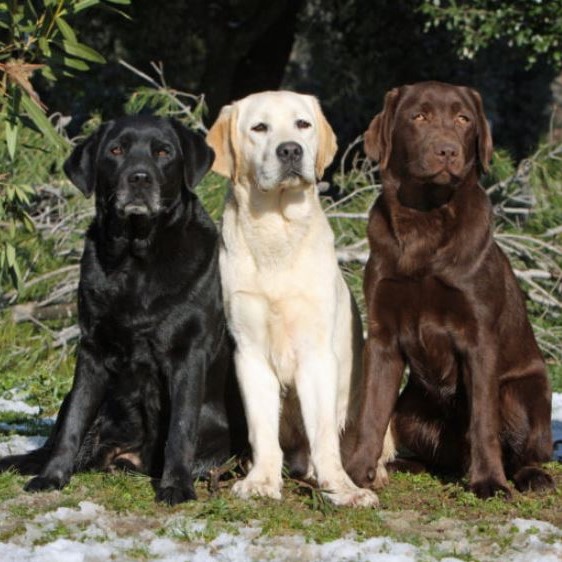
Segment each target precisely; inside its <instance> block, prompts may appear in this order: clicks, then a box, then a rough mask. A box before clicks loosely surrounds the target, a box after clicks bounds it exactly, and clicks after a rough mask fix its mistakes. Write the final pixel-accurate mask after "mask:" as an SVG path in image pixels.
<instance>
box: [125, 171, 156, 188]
mask: <svg viewBox="0 0 562 562" xmlns="http://www.w3.org/2000/svg"><path fill="white" fill-rule="evenodd" d="M127 179H128V180H129V185H136V186H143V185H150V184H151V183H152V178H151V177H150V174H148V173H147V172H143V171H142V170H138V171H136V172H132V173H131V174H129V177H128V178H127Z"/></svg>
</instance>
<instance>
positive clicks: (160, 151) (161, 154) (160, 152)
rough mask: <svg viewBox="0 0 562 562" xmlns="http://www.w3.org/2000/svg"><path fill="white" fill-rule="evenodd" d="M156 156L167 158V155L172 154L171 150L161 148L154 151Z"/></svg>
mask: <svg viewBox="0 0 562 562" xmlns="http://www.w3.org/2000/svg"><path fill="white" fill-rule="evenodd" d="M154 156H156V158H166V156H170V151H169V150H167V149H165V148H159V149H158V150H155V151H154Z"/></svg>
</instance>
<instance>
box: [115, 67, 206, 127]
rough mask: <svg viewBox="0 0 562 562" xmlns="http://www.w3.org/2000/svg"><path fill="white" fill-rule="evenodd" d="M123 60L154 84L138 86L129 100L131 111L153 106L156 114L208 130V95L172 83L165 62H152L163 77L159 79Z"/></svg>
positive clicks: (132, 70) (139, 111) (127, 108)
mask: <svg viewBox="0 0 562 562" xmlns="http://www.w3.org/2000/svg"><path fill="white" fill-rule="evenodd" d="M121 64H122V65H123V66H125V67H126V68H128V69H129V70H130V71H131V72H133V73H135V74H137V75H138V76H140V77H141V78H143V79H144V80H145V81H146V82H148V83H149V84H150V85H149V86H141V87H139V88H137V89H136V90H135V91H134V92H133V93H132V94H131V96H130V97H129V99H128V100H127V102H126V103H125V111H126V112H127V113H129V114H135V113H141V112H142V111H144V110H146V109H149V110H150V111H151V112H152V113H154V114H155V115H160V116H163V117H175V118H176V119H178V120H180V121H181V122H182V123H183V124H184V125H185V126H186V127H189V128H191V129H196V130H200V131H206V128H205V125H204V124H203V116H204V114H205V113H206V111H207V107H206V105H205V96H204V95H200V96H195V95H193V94H189V93H187V92H180V91H179V90H176V89H174V88H171V87H170V86H168V84H167V83H166V79H165V77H164V69H163V67H162V65H157V64H155V63H152V68H153V69H154V70H155V72H156V74H157V76H158V80H159V81H156V80H154V79H153V78H151V77H150V76H148V75H147V74H145V73H144V72H141V71H139V70H138V69H136V68H135V67H133V66H131V65H129V64H127V63H125V62H122V63H121Z"/></svg>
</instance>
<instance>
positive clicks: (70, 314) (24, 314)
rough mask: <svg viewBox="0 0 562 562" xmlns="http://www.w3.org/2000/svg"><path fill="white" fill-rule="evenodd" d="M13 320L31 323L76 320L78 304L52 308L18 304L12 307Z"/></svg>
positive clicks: (17, 322)
mask: <svg viewBox="0 0 562 562" xmlns="http://www.w3.org/2000/svg"><path fill="white" fill-rule="evenodd" d="M11 311H12V320H13V321H14V322H15V323H16V324H19V323H20V322H29V321H32V320H33V319H35V320H62V319H64V318H74V317H75V316H76V313H77V307H76V303H64V304H53V305H51V306H41V304H40V303H37V302H26V303H23V304H16V305H15V306H13V307H12V309H11Z"/></svg>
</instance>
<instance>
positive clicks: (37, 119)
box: [21, 93, 66, 147]
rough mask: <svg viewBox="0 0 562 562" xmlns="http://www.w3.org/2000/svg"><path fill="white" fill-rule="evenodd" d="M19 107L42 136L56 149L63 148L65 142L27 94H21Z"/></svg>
mask: <svg viewBox="0 0 562 562" xmlns="http://www.w3.org/2000/svg"><path fill="white" fill-rule="evenodd" d="M21 105H22V107H23V109H24V111H25V112H26V113H27V115H28V117H29V118H30V119H31V120H32V121H33V123H34V125H35V126H36V127H37V128H38V129H39V131H40V132H41V133H43V136H44V137H45V138H46V139H47V140H48V141H49V142H51V143H52V144H54V145H55V146H58V147H63V146H65V144H66V143H65V142H64V141H63V139H62V138H61V137H60V136H59V134H58V133H57V132H56V131H55V128H54V127H53V125H52V124H51V122H50V121H49V120H48V119H47V116H46V115H45V114H44V113H43V111H42V110H41V108H40V107H39V106H38V105H37V104H36V103H35V102H34V101H33V100H32V99H31V98H30V97H29V95H28V94H27V93H22V96H21Z"/></svg>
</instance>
